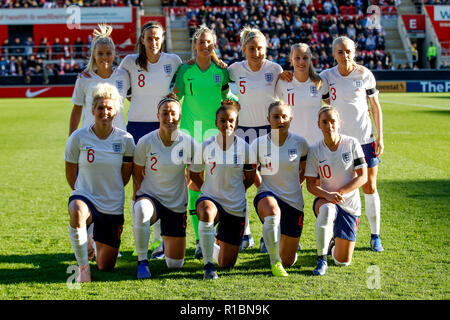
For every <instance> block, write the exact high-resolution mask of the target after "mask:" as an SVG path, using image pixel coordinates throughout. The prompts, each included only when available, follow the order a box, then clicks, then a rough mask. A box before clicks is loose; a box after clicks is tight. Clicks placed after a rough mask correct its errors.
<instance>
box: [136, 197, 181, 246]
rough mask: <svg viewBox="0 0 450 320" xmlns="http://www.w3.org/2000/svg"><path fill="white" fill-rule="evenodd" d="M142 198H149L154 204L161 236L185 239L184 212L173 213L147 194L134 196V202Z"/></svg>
mask: <svg viewBox="0 0 450 320" xmlns="http://www.w3.org/2000/svg"><path fill="white" fill-rule="evenodd" d="M143 197H147V198H150V200H152V202H153V203H154V204H155V211H156V217H157V219H161V235H162V236H168V237H180V238H185V237H186V212H174V211H172V210H170V209H168V208H166V207H165V206H164V205H163V204H161V202H159V201H158V200H157V199H155V198H154V197H153V196H151V195H148V194H140V195H136V202H137V201H138V200H139V199H140V198H143Z"/></svg>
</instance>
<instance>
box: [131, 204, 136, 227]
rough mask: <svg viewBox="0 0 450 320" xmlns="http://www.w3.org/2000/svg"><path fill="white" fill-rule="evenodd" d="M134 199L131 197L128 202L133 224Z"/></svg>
mask: <svg viewBox="0 0 450 320" xmlns="http://www.w3.org/2000/svg"><path fill="white" fill-rule="evenodd" d="M134 202H135V201H134V200H133V199H131V203H130V210H131V223H132V224H133V226H134Z"/></svg>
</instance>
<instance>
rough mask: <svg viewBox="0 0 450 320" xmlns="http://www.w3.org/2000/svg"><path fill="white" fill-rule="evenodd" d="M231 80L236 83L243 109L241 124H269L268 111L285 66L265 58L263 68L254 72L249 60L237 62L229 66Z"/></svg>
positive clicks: (254, 125)
mask: <svg viewBox="0 0 450 320" xmlns="http://www.w3.org/2000/svg"><path fill="white" fill-rule="evenodd" d="M228 72H229V74H230V80H231V81H233V82H235V83H236V86H237V95H238V97H239V103H240V105H241V110H240V112H239V125H240V126H244V127H260V126H265V125H268V123H267V111H268V109H269V105H270V104H271V103H272V102H274V101H275V100H276V99H275V85H276V83H277V80H278V77H279V76H280V74H281V72H283V68H281V66H280V65H279V64H277V63H275V62H272V61H269V60H264V62H263V64H262V66H261V69H259V71H257V72H253V71H252V70H251V69H250V67H249V66H248V61H247V60H244V61H240V62H235V63H233V64H232V65H231V66H229V67H228Z"/></svg>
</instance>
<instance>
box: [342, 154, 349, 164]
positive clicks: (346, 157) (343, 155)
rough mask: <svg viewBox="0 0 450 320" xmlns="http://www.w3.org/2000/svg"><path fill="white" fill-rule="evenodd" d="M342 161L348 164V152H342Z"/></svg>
mask: <svg viewBox="0 0 450 320" xmlns="http://www.w3.org/2000/svg"><path fill="white" fill-rule="evenodd" d="M342 160H343V161H344V163H349V162H350V152H344V153H343V154H342Z"/></svg>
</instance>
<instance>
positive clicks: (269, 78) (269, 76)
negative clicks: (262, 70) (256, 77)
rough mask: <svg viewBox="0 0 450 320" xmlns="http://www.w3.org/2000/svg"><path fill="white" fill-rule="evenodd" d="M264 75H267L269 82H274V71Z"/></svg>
mask: <svg viewBox="0 0 450 320" xmlns="http://www.w3.org/2000/svg"><path fill="white" fill-rule="evenodd" d="M264 76H265V77H266V81H267V82H273V73H266V74H264Z"/></svg>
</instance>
